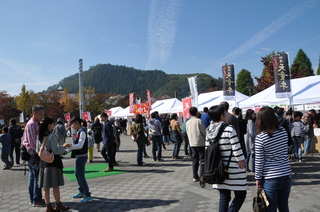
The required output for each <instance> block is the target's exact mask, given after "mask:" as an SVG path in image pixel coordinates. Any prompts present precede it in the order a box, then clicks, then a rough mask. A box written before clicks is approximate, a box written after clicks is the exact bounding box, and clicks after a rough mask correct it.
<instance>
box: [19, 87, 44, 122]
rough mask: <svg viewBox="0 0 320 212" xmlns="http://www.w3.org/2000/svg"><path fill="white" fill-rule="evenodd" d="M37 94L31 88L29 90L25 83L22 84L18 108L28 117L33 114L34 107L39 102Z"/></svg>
mask: <svg viewBox="0 0 320 212" xmlns="http://www.w3.org/2000/svg"><path fill="white" fill-rule="evenodd" d="M37 99H38V98H37V95H36V94H35V93H34V92H33V91H32V90H31V91H28V90H27V89H26V86H25V85H22V88H21V93H20V94H19V95H18V96H17V97H16V102H17V106H18V109H19V110H21V111H22V112H23V113H24V117H26V118H27V120H28V118H29V117H31V115H32V107H33V106H34V105H35V104H39V102H38V100H37Z"/></svg>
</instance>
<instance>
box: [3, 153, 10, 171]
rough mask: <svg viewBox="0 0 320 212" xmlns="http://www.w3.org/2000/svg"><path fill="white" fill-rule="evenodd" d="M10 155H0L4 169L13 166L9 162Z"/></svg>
mask: <svg viewBox="0 0 320 212" xmlns="http://www.w3.org/2000/svg"><path fill="white" fill-rule="evenodd" d="M9 157H10V153H1V160H2V162H4V164H5V166H4V167H5V168H10V167H11V165H13V163H12V162H10V161H9Z"/></svg>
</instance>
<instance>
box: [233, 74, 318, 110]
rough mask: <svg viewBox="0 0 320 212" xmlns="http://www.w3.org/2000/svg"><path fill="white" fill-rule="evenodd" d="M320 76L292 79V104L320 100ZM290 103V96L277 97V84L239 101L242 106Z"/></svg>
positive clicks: (251, 106)
mask: <svg viewBox="0 0 320 212" xmlns="http://www.w3.org/2000/svg"><path fill="white" fill-rule="evenodd" d="M319 91H320V76H310V77H304V78H299V79H292V80H291V97H292V102H291V104H292V105H299V104H308V103H318V102H320V92H319ZM281 104H283V105H290V98H289V97H288V98H277V97H276V94H275V85H272V86H271V87H269V88H267V89H265V90H263V91H261V92H260V93H257V94H255V95H253V96H251V97H250V98H248V99H246V100H244V101H241V102H239V107H240V108H253V107H256V106H259V107H261V106H265V105H281Z"/></svg>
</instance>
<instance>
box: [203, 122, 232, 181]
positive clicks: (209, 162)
mask: <svg viewBox="0 0 320 212" xmlns="http://www.w3.org/2000/svg"><path fill="white" fill-rule="evenodd" d="M227 126H228V125H227V124H224V125H223V126H221V127H220V129H219V132H218V134H217V136H216V137H215V138H214V139H213V140H210V146H209V147H207V149H206V151H205V162H204V172H203V176H202V177H201V178H202V179H201V181H203V180H204V181H205V182H206V183H208V184H219V183H223V182H224V181H225V179H228V178H229V174H228V168H229V164H230V160H231V156H232V150H231V153H230V157H229V161H228V164H227V166H225V165H224V164H223V161H222V157H221V151H220V148H219V140H220V137H221V134H222V133H223V131H224V130H225V128H226V127H227Z"/></svg>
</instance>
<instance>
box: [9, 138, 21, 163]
mask: <svg viewBox="0 0 320 212" xmlns="http://www.w3.org/2000/svg"><path fill="white" fill-rule="evenodd" d="M20 147H21V141H20V142H11V154H10V162H11V163H12V165H13V164H14V160H13V150H14V152H15V153H16V164H19V163H20Z"/></svg>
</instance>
